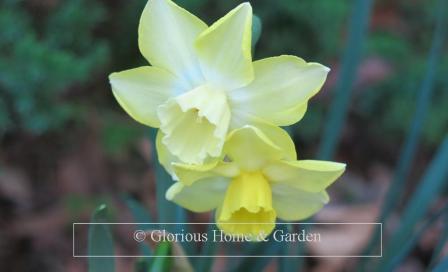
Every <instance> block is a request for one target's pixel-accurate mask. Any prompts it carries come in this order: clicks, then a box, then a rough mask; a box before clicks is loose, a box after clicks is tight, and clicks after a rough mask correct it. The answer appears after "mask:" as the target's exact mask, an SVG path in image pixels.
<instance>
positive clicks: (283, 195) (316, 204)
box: [272, 184, 329, 221]
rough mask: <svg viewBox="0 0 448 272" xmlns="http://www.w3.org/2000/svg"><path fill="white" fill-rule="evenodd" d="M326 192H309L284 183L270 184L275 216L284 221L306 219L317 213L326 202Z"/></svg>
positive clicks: (327, 199)
mask: <svg viewBox="0 0 448 272" xmlns="http://www.w3.org/2000/svg"><path fill="white" fill-rule="evenodd" d="M328 201H329V198H328V194H327V193H326V192H325V191H323V192H317V193H310V192H306V191H302V190H299V189H296V188H294V187H290V186H288V185H285V184H275V185H273V186H272V202H273V207H274V209H275V211H276V212H277V217H278V218H280V219H282V220H286V221H297V220H303V219H306V218H308V217H310V216H312V215H314V214H315V213H317V212H318V211H319V210H320V209H322V207H323V206H324V205H325V204H326V203H328Z"/></svg>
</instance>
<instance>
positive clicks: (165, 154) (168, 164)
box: [156, 130, 180, 181]
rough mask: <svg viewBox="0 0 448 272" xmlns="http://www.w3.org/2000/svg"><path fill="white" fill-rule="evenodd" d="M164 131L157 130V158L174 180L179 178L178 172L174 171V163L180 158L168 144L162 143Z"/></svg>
mask: <svg viewBox="0 0 448 272" xmlns="http://www.w3.org/2000/svg"><path fill="white" fill-rule="evenodd" d="M162 138H163V132H161V131H160V130H159V131H157V136H156V150H157V158H158V159H159V163H160V164H161V165H162V166H163V168H165V170H166V171H167V172H168V173H169V174H170V175H171V177H172V178H173V180H176V181H177V180H179V178H178V177H177V175H176V173H175V172H174V168H173V164H174V163H178V162H180V160H179V159H178V158H177V157H176V156H174V155H173V154H171V153H170V151H169V150H168V149H167V148H166V146H165V145H164V144H163V143H162Z"/></svg>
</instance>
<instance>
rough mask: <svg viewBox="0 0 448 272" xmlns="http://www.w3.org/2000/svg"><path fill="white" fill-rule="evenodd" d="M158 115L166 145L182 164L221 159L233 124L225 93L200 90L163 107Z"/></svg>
mask: <svg viewBox="0 0 448 272" xmlns="http://www.w3.org/2000/svg"><path fill="white" fill-rule="evenodd" d="M157 115H158V117H159V119H160V123H161V125H160V130H162V132H163V133H164V137H163V139H162V142H163V144H165V145H166V146H167V148H168V150H169V151H170V152H171V153H172V154H173V155H175V156H176V157H178V158H179V159H180V160H181V161H183V162H185V163H190V164H201V163H203V162H204V161H205V160H207V159H208V157H218V156H220V155H221V151H222V147H223V145H224V141H225V138H226V135H227V131H228V128H229V123H230V109H229V106H228V104H227V100H226V96H225V94H224V93H223V92H220V91H215V90H212V89H210V88H209V87H208V86H199V87H197V88H195V89H193V90H191V91H189V92H187V93H184V94H182V95H180V96H177V97H175V98H173V99H170V100H169V101H167V102H166V103H165V104H163V105H161V106H160V107H159V108H158V109H157Z"/></svg>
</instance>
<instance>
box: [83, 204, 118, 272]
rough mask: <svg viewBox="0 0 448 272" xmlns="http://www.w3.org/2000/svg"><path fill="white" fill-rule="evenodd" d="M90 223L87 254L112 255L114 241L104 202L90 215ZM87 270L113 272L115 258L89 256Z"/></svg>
mask: <svg viewBox="0 0 448 272" xmlns="http://www.w3.org/2000/svg"><path fill="white" fill-rule="evenodd" d="M91 222H92V223H96V224H91V225H90V226H89V234H88V255H89V256H113V255H114V241H113V238H112V232H111V229H110V225H108V224H101V223H108V211H107V207H106V205H105V204H102V205H100V206H99V207H98V208H97V209H96V210H95V211H94V212H93V215H92V220H91ZM88 266H89V272H113V271H115V259H114V258H113V257H89V259H88Z"/></svg>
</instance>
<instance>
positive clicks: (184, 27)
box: [138, 0, 207, 87]
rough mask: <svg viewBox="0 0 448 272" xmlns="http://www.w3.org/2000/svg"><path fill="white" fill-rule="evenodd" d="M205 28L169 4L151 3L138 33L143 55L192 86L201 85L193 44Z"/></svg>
mask: <svg viewBox="0 0 448 272" xmlns="http://www.w3.org/2000/svg"><path fill="white" fill-rule="evenodd" d="M205 29H207V25H206V24H205V23H204V22H202V21H201V20H200V19H198V18H197V17H196V16H194V15H193V14H191V13H189V12H188V11H186V10H185V9H183V8H181V7H179V6H177V5H176V4H175V3H173V2H172V1H170V0H150V1H148V3H147V4H146V6H145V8H144V10H143V13H142V16H141V18H140V24H139V29H138V44H139V48H140V51H141V52H142V55H143V56H144V57H145V58H146V59H147V60H148V61H149V62H150V63H151V64H152V65H153V66H157V67H161V68H164V69H166V70H168V71H170V72H172V73H173V74H175V75H177V76H178V77H179V78H180V79H182V80H183V81H184V82H186V83H188V84H189V85H190V87H191V86H196V85H199V84H201V83H202V82H203V76H202V73H201V69H200V66H199V62H198V60H197V57H196V53H195V52H194V42H195V40H196V38H197V37H198V35H199V34H200V33H201V32H203V31H204V30H205Z"/></svg>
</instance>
